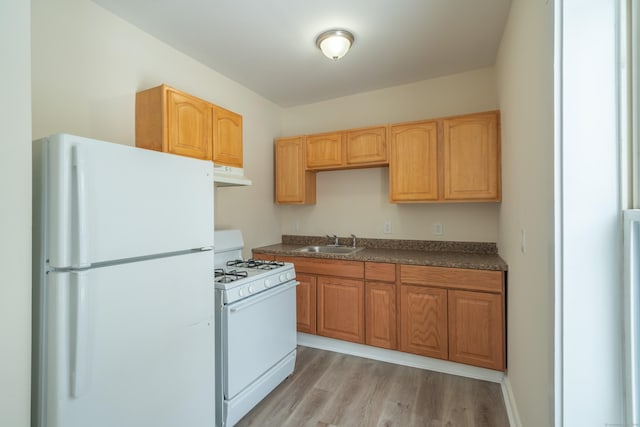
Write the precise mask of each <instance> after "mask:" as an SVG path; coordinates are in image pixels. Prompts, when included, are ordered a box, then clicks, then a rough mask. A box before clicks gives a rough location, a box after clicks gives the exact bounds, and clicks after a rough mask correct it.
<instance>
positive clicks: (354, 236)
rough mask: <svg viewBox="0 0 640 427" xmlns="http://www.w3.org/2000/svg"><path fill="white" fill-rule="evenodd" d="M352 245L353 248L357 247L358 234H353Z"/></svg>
mask: <svg viewBox="0 0 640 427" xmlns="http://www.w3.org/2000/svg"><path fill="white" fill-rule="evenodd" d="M351 247H352V248H355V247H356V235H355V234H352V235H351Z"/></svg>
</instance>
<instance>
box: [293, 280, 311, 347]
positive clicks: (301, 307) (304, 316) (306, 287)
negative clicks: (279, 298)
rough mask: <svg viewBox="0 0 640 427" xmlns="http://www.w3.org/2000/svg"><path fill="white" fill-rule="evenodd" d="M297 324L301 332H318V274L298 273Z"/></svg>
mask: <svg viewBox="0 0 640 427" xmlns="http://www.w3.org/2000/svg"><path fill="white" fill-rule="evenodd" d="M296 280H297V281H298V282H300V284H299V285H298V287H297V288H296V324H297V326H298V331H299V332H306V333H308V334H314V335H315V333H316V276H312V275H310V274H300V273H297V274H296Z"/></svg>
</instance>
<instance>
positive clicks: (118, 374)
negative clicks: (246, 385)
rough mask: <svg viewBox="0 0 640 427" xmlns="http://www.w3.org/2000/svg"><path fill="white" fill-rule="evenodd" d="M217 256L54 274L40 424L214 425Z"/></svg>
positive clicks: (70, 426)
mask: <svg viewBox="0 0 640 427" xmlns="http://www.w3.org/2000/svg"><path fill="white" fill-rule="evenodd" d="M212 258H213V252H212V251H208V252H200V253H194V254H188V255H180V256H173V257H165V258H159V259H152V260H145V261H140V262H135V263H129V264H120V265H114V266H109V267H101V268H95V269H88V270H84V271H78V272H53V273H49V275H48V278H47V283H46V286H45V288H46V289H47V295H46V299H45V301H46V302H45V307H44V310H45V311H46V312H45V319H46V320H45V330H46V333H45V337H46V338H45V343H44V344H43V345H44V347H45V349H46V351H45V352H44V358H43V359H42V363H43V365H44V366H41V367H40V369H39V371H40V378H41V381H44V387H43V391H44V395H43V397H44V398H46V402H45V405H44V408H43V410H42V411H40V416H42V417H43V418H44V420H41V423H39V424H38V425H41V426H42V427H86V426H92V427H115V426H118V427H175V426H189V427H211V426H212V425H213V423H214V327H213V309H214V285H213V281H212V279H211V273H212V272H211V268H212V267H211V266H212V263H213V259H212ZM42 421H44V422H42Z"/></svg>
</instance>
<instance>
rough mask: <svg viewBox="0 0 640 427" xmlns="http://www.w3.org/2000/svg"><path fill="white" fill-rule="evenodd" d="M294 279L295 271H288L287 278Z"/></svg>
mask: <svg viewBox="0 0 640 427" xmlns="http://www.w3.org/2000/svg"><path fill="white" fill-rule="evenodd" d="M292 279H293V273H292V272H290V271H288V272H287V280H292Z"/></svg>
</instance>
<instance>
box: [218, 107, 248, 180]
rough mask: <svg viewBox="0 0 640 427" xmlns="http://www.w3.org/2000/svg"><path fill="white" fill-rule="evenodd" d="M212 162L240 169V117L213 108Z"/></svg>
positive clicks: (230, 112)
mask: <svg viewBox="0 0 640 427" xmlns="http://www.w3.org/2000/svg"><path fill="white" fill-rule="evenodd" d="M213 161H214V163H216V164H222V165H227V166H235V167H239V168H241V167H242V116H241V115H240V114H236V113H234V112H233V111H229V110H225V109H224V108H222V107H218V106H215V105H214V106H213Z"/></svg>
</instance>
